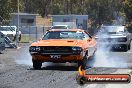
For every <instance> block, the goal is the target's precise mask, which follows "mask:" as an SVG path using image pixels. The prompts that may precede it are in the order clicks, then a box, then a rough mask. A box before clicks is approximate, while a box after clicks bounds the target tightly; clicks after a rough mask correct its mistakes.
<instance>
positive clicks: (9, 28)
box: [0, 27, 15, 31]
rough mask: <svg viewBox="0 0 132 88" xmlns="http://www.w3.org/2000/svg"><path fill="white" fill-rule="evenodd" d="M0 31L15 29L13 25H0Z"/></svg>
mask: <svg viewBox="0 0 132 88" xmlns="http://www.w3.org/2000/svg"><path fill="white" fill-rule="evenodd" d="M0 31H15V28H14V27H0Z"/></svg>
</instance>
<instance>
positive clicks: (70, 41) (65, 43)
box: [31, 39, 86, 47]
mask: <svg viewBox="0 0 132 88" xmlns="http://www.w3.org/2000/svg"><path fill="white" fill-rule="evenodd" d="M85 42H86V41H84V40H73V39H68V40H67V39H48V40H40V41H38V42H35V43H32V44H31V46H80V47H82V45H83V44H84V43H85Z"/></svg>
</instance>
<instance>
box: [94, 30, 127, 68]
mask: <svg viewBox="0 0 132 88" xmlns="http://www.w3.org/2000/svg"><path fill="white" fill-rule="evenodd" d="M97 35H98V40H97V45H98V46H97V51H96V53H95V58H94V59H95V60H94V63H93V67H115V68H126V67H127V64H126V61H125V58H121V57H119V56H118V54H114V53H117V52H112V51H111V49H112V45H111V44H108V45H107V43H110V42H109V40H106V39H107V38H108V37H109V36H110V35H109V34H108V33H107V31H106V32H104V31H103V33H102V32H99V33H98V34H97ZM105 38H106V39H105ZM104 39H105V40H104ZM114 42H115V41H114V40H112V43H114Z"/></svg>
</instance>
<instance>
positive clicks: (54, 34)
mask: <svg viewBox="0 0 132 88" xmlns="http://www.w3.org/2000/svg"><path fill="white" fill-rule="evenodd" d="M83 38H85V36H84V33H83V32H79V31H50V32H47V33H46V35H45V36H44V37H43V39H83Z"/></svg>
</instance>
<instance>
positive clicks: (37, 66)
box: [32, 60, 42, 69]
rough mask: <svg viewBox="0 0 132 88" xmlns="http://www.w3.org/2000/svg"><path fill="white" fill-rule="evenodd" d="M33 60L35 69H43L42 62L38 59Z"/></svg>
mask: <svg viewBox="0 0 132 88" xmlns="http://www.w3.org/2000/svg"><path fill="white" fill-rule="evenodd" d="M32 62H33V68H34V69H41V66H42V62H40V61H36V60H32Z"/></svg>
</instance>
